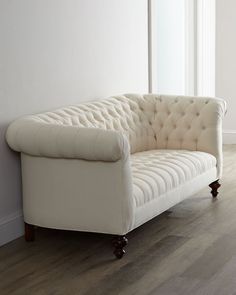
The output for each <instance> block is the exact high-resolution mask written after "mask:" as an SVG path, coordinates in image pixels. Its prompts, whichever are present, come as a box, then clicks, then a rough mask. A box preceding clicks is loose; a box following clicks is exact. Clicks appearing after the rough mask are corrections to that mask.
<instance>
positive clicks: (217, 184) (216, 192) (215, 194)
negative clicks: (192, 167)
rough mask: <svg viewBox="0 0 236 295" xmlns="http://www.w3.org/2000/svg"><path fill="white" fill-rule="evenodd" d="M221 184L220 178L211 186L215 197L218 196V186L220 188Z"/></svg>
mask: <svg viewBox="0 0 236 295" xmlns="http://www.w3.org/2000/svg"><path fill="white" fill-rule="evenodd" d="M220 186H221V184H220V183H219V180H216V181H214V182H212V183H211V184H210V185H209V187H210V188H211V194H212V197H213V198H216V197H217V195H218V188H220Z"/></svg>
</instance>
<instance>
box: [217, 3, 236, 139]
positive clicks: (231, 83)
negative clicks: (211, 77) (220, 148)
mask: <svg viewBox="0 0 236 295" xmlns="http://www.w3.org/2000/svg"><path fill="white" fill-rule="evenodd" d="M235 11H236V1H235V0H227V1H225V0H216V96H218V97H222V98H224V99H226V101H227V102H228V112H227V116H226V117H225V120H224V142H225V143H236V17H235Z"/></svg>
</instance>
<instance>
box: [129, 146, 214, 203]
mask: <svg viewBox="0 0 236 295" xmlns="http://www.w3.org/2000/svg"><path fill="white" fill-rule="evenodd" d="M214 167H216V158H215V157H214V156H212V155H210V154H207V153H204V152H191V151H186V150H151V151H147V152H141V153H136V154H133V155H132V158H131V169H132V175H133V194H134V200H135V205H136V207H140V206H143V205H144V204H145V203H148V202H150V201H152V200H153V199H155V198H158V196H161V195H163V194H165V193H166V192H168V191H171V190H173V189H175V188H176V187H178V186H181V185H183V184H184V183H186V182H188V181H190V180H191V179H193V178H194V177H196V176H198V175H200V174H203V173H205V172H206V171H208V170H210V169H212V168H214Z"/></svg>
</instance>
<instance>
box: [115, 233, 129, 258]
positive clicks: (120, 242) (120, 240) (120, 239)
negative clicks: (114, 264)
mask: <svg viewBox="0 0 236 295" xmlns="http://www.w3.org/2000/svg"><path fill="white" fill-rule="evenodd" d="M127 244H128V239H127V237H126V236H117V237H115V238H114V239H113V241H112V245H113V247H114V248H115V250H114V252H113V253H114V255H115V256H116V258H118V259H121V258H122V257H123V256H124V254H125V250H124V247H125V246H126V245H127Z"/></svg>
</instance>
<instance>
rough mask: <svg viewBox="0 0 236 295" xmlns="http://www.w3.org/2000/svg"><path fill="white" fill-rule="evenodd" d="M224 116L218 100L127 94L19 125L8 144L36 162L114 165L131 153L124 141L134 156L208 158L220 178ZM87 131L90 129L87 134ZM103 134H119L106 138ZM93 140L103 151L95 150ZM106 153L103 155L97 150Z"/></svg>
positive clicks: (31, 118) (12, 129)
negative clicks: (181, 153) (192, 154)
mask: <svg viewBox="0 0 236 295" xmlns="http://www.w3.org/2000/svg"><path fill="white" fill-rule="evenodd" d="M225 110H226V106H225V102H224V101H223V100H221V99H215V98H201V97H197V98H196V97H195V98H194V97H185V96H166V95H154V94H152V95H137V94H133V95H132V94H127V95H123V96H116V97H111V98H108V99H103V100H99V101H95V102H88V103H83V104H80V105H78V106H71V107H66V108H61V109H58V110H56V111H52V112H47V113H43V114H37V115H32V116H28V117H24V118H22V119H18V120H17V121H15V122H14V123H13V124H11V125H10V127H9V129H8V131H7V141H8V143H9V145H10V146H11V147H12V148H13V149H14V150H16V151H19V152H24V153H27V154H31V155H35V156H49V157H65V158H81V159H86V160H89V159H91V160H99V159H100V160H104V161H106V160H107V161H113V160H118V159H119V158H120V156H121V155H126V154H127V152H128V149H129V148H128V147H127V143H126V141H125V139H124V138H123V136H125V137H127V138H128V141H129V145H130V151H131V153H135V152H141V151H147V150H151V149H187V150H198V151H203V152H208V153H210V154H212V155H214V156H215V157H216V158H217V167H218V175H219V177H220V176H221V169H222V163H221V162H222V159H221V151H220V149H221V145H222V135H221V132H218V130H220V128H221V124H222V117H223V116H224V113H225ZM73 127H77V128H73ZM78 127H79V128H80V129H79V128H78ZM83 128H89V129H86V130H85V131H84V133H83V131H82V130H81V129H83ZM93 128H97V130H96V131H94V130H92V131H91V130H90V129H93ZM100 129H102V130H114V131H117V133H111V132H110V133H109V134H107V135H106V134H105V133H104V131H101V130H100ZM84 137H85V138H86V143H87V145H86V143H85V141H84ZM94 140H95V141H96V142H99V144H98V148H97V145H94V144H93V145H91V142H94ZM110 145H111V147H110ZM103 149H105V152H104V153H103V152H102V155H100V152H98V150H100V151H101V150H103ZM106 149H111V150H110V151H111V153H110V152H109V151H106ZM113 152H114V154H112V153H113ZM104 154H106V156H104ZM111 154H112V155H111Z"/></svg>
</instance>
